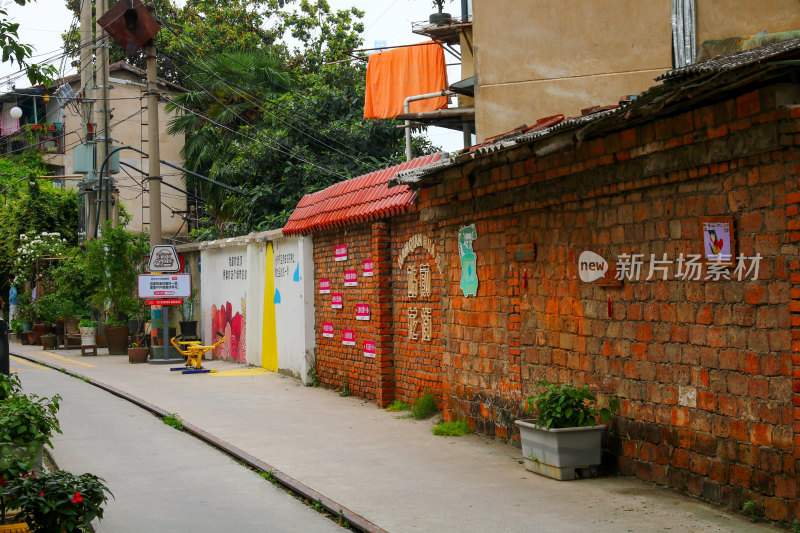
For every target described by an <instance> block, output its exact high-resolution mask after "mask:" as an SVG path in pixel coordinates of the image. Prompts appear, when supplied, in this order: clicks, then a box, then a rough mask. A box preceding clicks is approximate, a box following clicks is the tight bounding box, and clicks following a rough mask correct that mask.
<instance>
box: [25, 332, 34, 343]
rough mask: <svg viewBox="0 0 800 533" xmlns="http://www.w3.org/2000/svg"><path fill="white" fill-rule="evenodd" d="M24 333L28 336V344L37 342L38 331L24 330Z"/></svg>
mask: <svg viewBox="0 0 800 533" xmlns="http://www.w3.org/2000/svg"><path fill="white" fill-rule="evenodd" d="M22 334H23V335H27V336H28V344H36V333H34V332H33V330H30V331H26V332H23V333H22Z"/></svg>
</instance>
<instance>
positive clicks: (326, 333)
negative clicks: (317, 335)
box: [322, 322, 333, 339]
mask: <svg viewBox="0 0 800 533" xmlns="http://www.w3.org/2000/svg"><path fill="white" fill-rule="evenodd" d="M322 336H323V337H326V338H328V339H332V338H333V324H332V323H331V322H323V323H322Z"/></svg>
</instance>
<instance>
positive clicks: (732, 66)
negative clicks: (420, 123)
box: [391, 37, 800, 189]
mask: <svg viewBox="0 0 800 533" xmlns="http://www.w3.org/2000/svg"><path fill="white" fill-rule="evenodd" d="M799 53H800V37H798V38H794V39H788V40H786V41H782V42H778V43H772V44H768V45H765V46H762V47H760V48H755V49H752V50H747V51H745V52H740V53H737V54H732V55H729V56H721V57H717V58H714V59H711V60H709V61H705V62H703V63H696V64H693V65H689V66H686V67H683V68H679V69H675V70H672V71H670V72H667V73H665V74H662V75H661V76H659V77H658V78H656V81H662V80H663V83H662V84H659V85H654V86H653V87H650V88H649V89H647V90H646V91H644V92H643V93H641V94H639V95H638V96H636V98H634V99H632V100H629V101H624V102H620V105H619V106H605V107H594V108H589V109H587V110H586V111H587V112H588V113H589V114H586V115H584V116H580V117H575V118H568V119H565V120H561V121H555V120H554V121H553V123H550V124H548V123H546V122H545V123H544V124H543V127H541V128H537V127H535V126H534V128H530V129H524V130H522V131H520V129H517V130H512V131H511V132H507V133H505V134H501V135H497V136H495V137H492V138H490V139H487V140H486V141H484V142H483V143H481V144H479V145H476V146H473V147H470V148H469V149H467V150H462V152H461V153H459V154H457V155H456V156H455V157H450V158H444V159H442V160H441V161H439V162H437V163H435V164H433V165H429V166H426V167H424V168H415V169H409V170H406V171H403V172H399V173H398V174H397V177H395V178H393V179H392V180H391V181H392V183H397V184H406V185H411V186H412V187H414V188H415V189H416V188H419V187H420V186H421V185H422V184H423V182H424V181H428V180H429V178H428V177H431V178H433V177H435V176H436V175H438V173H439V172H441V171H443V170H446V169H448V168H453V167H457V166H460V165H462V164H465V163H468V162H469V161H473V160H477V159H480V158H482V157H485V156H488V155H490V154H492V153H495V152H500V151H503V150H509V149H513V148H516V147H519V146H520V145H524V144H529V143H535V142H538V141H543V140H545V139H547V138H549V137H554V136H556V135H558V134H560V133H566V132H570V131H573V132H575V133H574V134H573V141H575V142H578V141H580V140H581V139H584V138H587V137H591V136H592V135H599V134H602V133H603V132H607V131H614V130H618V129H624V128H627V127H632V126H634V125H636V124H637V123H640V122H642V121H646V120H652V119H653V118H655V117H656V116H658V115H659V114H668V113H674V112H676V111H677V110H679V109H683V108H689V107H692V106H698V105H701V104H702V103H703V102H704V101H707V100H708V99H710V98H712V97H713V95H714V94H716V93H718V92H720V91H723V92H724V91H725V90H729V89H732V88H734V87H736V86H738V85H740V84H742V83H747V82H751V81H752V80H753V79H755V78H752V77H751V76H752V74H753V73H752V72H750V71H754V70H756V69H761V70H760V75H761V76H762V78H764V79H766V78H769V77H770V75H772V76H775V75H777V74H776V72H777V70H776V69H777V68H778V67H779V66H783V67H784V68H786V69H790V68H791V69H797V66H796V64H788V62H784V64H782V63H781V60H782V59H784V58H787V59H788V58H796V57H797V56H798V54H799ZM762 63H763V65H761V64H762ZM748 67H750V68H749V69H748ZM741 69H746V70H748V73H747V75H746V76H745V75H744V74H742V75H741V76H738V77H741V78H742V80H744V81H742V80H739V79H737V76H728V77H725V76H720V74H723V73H726V72H732V71H737V70H741ZM551 118H555V117H548V119H551ZM548 119H541V120H540V121H539V122H543V121H547V120H548ZM537 125H538V123H537Z"/></svg>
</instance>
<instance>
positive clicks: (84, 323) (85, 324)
mask: <svg viewBox="0 0 800 533" xmlns="http://www.w3.org/2000/svg"><path fill="white" fill-rule="evenodd" d="M78 327H79V328H96V327H97V320H92V319H91V318H81V319H80V321H79V322H78Z"/></svg>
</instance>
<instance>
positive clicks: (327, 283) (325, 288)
mask: <svg viewBox="0 0 800 533" xmlns="http://www.w3.org/2000/svg"><path fill="white" fill-rule="evenodd" d="M319 293H320V294H330V293H331V280H329V279H327V278H325V279H321V280H319Z"/></svg>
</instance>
